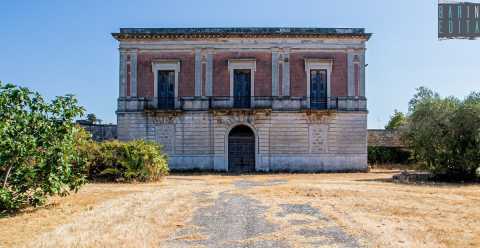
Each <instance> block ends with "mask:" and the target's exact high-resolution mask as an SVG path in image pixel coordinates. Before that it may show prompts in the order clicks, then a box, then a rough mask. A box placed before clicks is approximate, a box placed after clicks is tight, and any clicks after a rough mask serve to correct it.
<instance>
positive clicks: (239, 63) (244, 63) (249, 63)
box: [228, 59, 257, 97]
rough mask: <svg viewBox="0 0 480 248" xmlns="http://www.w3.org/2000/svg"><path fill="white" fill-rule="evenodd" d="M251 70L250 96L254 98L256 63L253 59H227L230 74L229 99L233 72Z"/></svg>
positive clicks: (231, 90) (231, 91)
mask: <svg viewBox="0 0 480 248" xmlns="http://www.w3.org/2000/svg"><path fill="white" fill-rule="evenodd" d="M235 69H242V70H245V69H246V70H251V73H250V96H251V97H253V96H255V71H256V70H257V63H256V60H255V59H229V60H228V71H229V73H230V97H233V83H234V82H233V81H234V70H235Z"/></svg>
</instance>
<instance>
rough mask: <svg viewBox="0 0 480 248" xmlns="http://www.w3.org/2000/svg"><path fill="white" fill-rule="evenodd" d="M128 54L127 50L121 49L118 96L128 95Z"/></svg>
mask: <svg viewBox="0 0 480 248" xmlns="http://www.w3.org/2000/svg"><path fill="white" fill-rule="evenodd" d="M126 60H127V54H126V52H125V51H122V50H120V59H119V62H120V63H119V64H120V67H119V75H118V81H119V82H118V89H119V93H118V97H120V98H121V97H125V96H126V95H127V75H126V72H127V63H126Z"/></svg>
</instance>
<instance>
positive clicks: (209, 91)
mask: <svg viewBox="0 0 480 248" xmlns="http://www.w3.org/2000/svg"><path fill="white" fill-rule="evenodd" d="M205 74H206V75H205V80H206V81H205V88H206V89H205V95H206V96H212V95H213V52H210V51H209V52H207V67H206V72H205Z"/></svg>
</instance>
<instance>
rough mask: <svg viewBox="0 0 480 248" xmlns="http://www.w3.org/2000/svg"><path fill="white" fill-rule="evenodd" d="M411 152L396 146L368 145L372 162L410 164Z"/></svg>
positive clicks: (369, 157) (369, 160)
mask: <svg viewBox="0 0 480 248" xmlns="http://www.w3.org/2000/svg"><path fill="white" fill-rule="evenodd" d="M410 162H411V161H410V152H409V151H408V150H405V149H402V148H396V147H373V146H369V147H368V163H370V164H409V163H410Z"/></svg>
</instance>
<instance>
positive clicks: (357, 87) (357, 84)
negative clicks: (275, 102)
mask: <svg viewBox="0 0 480 248" xmlns="http://www.w3.org/2000/svg"><path fill="white" fill-rule="evenodd" d="M354 68H355V70H354V71H355V96H359V95H360V65H359V63H355V64H354Z"/></svg>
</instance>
